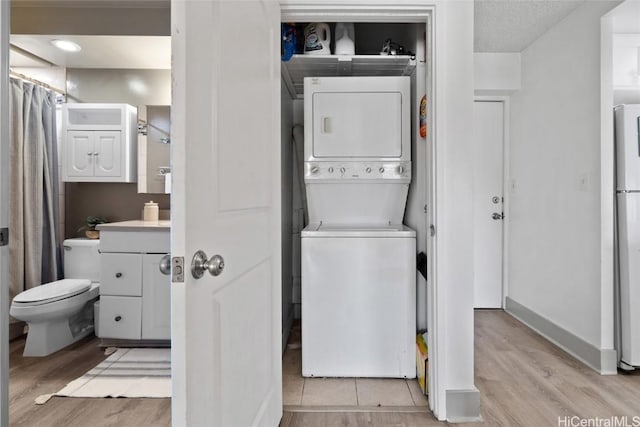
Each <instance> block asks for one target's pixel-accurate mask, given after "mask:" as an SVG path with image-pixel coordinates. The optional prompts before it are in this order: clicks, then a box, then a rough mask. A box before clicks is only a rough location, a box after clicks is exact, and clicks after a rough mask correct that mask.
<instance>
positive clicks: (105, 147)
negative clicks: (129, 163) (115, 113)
mask: <svg viewBox="0 0 640 427" xmlns="http://www.w3.org/2000/svg"><path fill="white" fill-rule="evenodd" d="M93 134H94V145H93V148H94V152H93V155H94V157H95V167H94V176H108V177H120V176H122V142H121V135H120V131H117V130H107V131H95V132H93Z"/></svg>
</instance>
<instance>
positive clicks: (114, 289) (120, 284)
mask: <svg viewBox="0 0 640 427" xmlns="http://www.w3.org/2000/svg"><path fill="white" fill-rule="evenodd" d="M100 295H124V296H138V297H139V296H141V295H142V254H105V253H103V254H101V255H100Z"/></svg>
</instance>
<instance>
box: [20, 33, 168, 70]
mask: <svg viewBox="0 0 640 427" xmlns="http://www.w3.org/2000/svg"><path fill="white" fill-rule="evenodd" d="M53 39H65V40H71V41H73V42H75V43H77V44H79V45H80V46H81V47H82V50H81V51H80V52H73V53H67V52H64V51H62V50H60V49H58V48H56V47H54V46H53V45H52V44H51V40H53ZM11 44H12V45H13V46H17V47H18V48H19V49H11V50H10V55H11V57H10V61H9V62H10V64H11V66H12V67H43V66H49V65H48V64H46V63H45V62H43V61H39V60H37V59H36V58H34V57H33V56H31V55H28V54H27V55H25V54H24V52H21V50H24V51H27V52H30V53H31V54H33V55H35V56H37V57H39V58H42V59H44V60H46V61H48V62H50V63H53V64H55V65H56V66H59V67H65V68H126V69H169V68H171V37H162V36H62V35H60V36H54V35H12V36H11Z"/></svg>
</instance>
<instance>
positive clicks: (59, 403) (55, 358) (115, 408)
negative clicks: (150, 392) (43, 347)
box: [9, 337, 171, 427]
mask: <svg viewBox="0 0 640 427" xmlns="http://www.w3.org/2000/svg"><path fill="white" fill-rule="evenodd" d="M24 342H25V340H24V339H23V338H21V339H18V340H15V341H12V342H11V346H10V351H11V354H10V363H9V364H10V368H9V424H10V425H11V426H16V427H17V426H25V427H49V426H50V427H87V426H90V427H106V426H119V427H125V426H136V427H143V426H154V427H155V426H158V427H160V426H168V425H170V420H171V401H170V400H169V399H85V398H76V397H73V398H67V397H53V398H51V400H50V401H48V402H47V403H46V404H44V405H35V404H34V400H35V398H36V397H38V396H40V395H43V394H49V393H55V392H56V391H58V390H60V389H61V388H62V387H64V386H65V385H66V384H67V383H68V382H69V381H72V380H74V379H76V378H78V377H79V376H81V375H82V374H84V373H85V372H87V371H88V370H90V369H91V368H93V367H95V366H96V365H97V364H98V363H100V362H101V361H102V360H104V359H106V356H105V355H104V353H103V351H102V350H101V349H100V348H98V346H97V343H98V340H97V339H96V338H95V337H94V338H92V339H85V340H83V341H80V342H78V343H76V344H74V345H72V346H70V347H68V348H66V349H64V350H61V351H59V352H57V353H54V354H52V355H51V356H49V357H44V358H36V357H28V358H24V357H22V351H23V350H24Z"/></svg>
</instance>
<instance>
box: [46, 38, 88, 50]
mask: <svg viewBox="0 0 640 427" xmlns="http://www.w3.org/2000/svg"><path fill="white" fill-rule="evenodd" d="M51 44H52V45H54V46H55V47H57V48H58V49H60V50H64V51H66V52H80V51H81V50H82V48H81V47H80V45H79V44H77V43H74V42H72V41H70V40H59V39H56V40H51Z"/></svg>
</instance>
